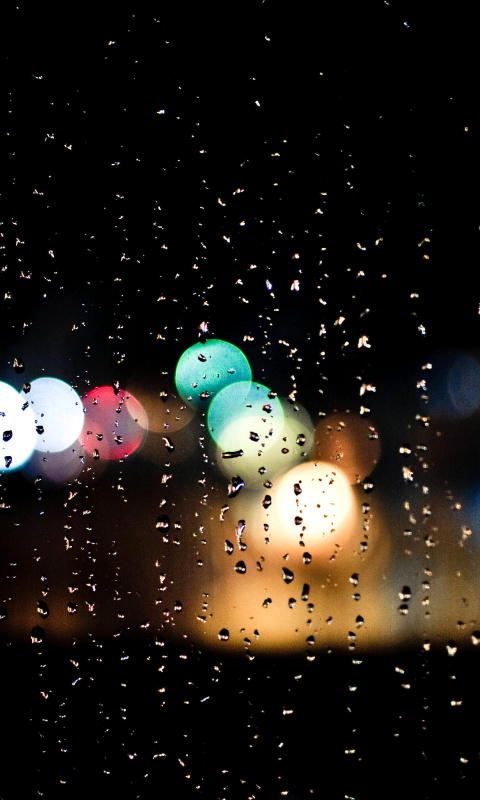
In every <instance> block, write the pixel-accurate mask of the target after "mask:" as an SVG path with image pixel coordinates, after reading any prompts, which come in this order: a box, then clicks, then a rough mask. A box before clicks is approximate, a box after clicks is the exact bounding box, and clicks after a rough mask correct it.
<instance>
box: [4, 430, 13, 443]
mask: <svg viewBox="0 0 480 800" xmlns="http://www.w3.org/2000/svg"><path fill="white" fill-rule="evenodd" d="M12 436H13V433H12V431H3V441H4V442H9V441H10V439H11V438H12Z"/></svg>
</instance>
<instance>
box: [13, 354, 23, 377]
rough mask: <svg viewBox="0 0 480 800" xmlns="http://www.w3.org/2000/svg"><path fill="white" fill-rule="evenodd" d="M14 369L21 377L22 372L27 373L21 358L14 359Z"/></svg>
mask: <svg viewBox="0 0 480 800" xmlns="http://www.w3.org/2000/svg"><path fill="white" fill-rule="evenodd" d="M13 369H14V370H15V372H16V373H17V375H19V374H20V373H21V372H25V364H24V362H23V361H22V359H21V358H14V359H13Z"/></svg>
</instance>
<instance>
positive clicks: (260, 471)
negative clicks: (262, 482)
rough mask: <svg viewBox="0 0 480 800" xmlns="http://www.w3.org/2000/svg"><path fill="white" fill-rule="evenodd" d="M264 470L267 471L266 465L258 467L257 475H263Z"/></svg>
mask: <svg viewBox="0 0 480 800" xmlns="http://www.w3.org/2000/svg"><path fill="white" fill-rule="evenodd" d="M266 471H267V468H266V467H260V468H259V470H258V474H259V475H265V473H266Z"/></svg>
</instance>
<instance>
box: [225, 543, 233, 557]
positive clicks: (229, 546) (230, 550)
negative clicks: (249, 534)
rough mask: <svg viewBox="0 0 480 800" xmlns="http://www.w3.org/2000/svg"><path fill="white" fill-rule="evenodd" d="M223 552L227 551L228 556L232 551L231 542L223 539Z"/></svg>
mask: <svg viewBox="0 0 480 800" xmlns="http://www.w3.org/2000/svg"><path fill="white" fill-rule="evenodd" d="M225 552H226V553H228V555H229V556H231V555H232V553H233V544H232V543H231V542H229V541H228V539H225Z"/></svg>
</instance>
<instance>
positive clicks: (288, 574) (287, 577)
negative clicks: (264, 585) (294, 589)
mask: <svg viewBox="0 0 480 800" xmlns="http://www.w3.org/2000/svg"><path fill="white" fill-rule="evenodd" d="M294 577H295V575H294V574H293V572H292V571H291V570H289V569H287V568H286V567H283V569H282V578H283V580H284V581H285V583H291V582H292V581H293V579H294Z"/></svg>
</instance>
